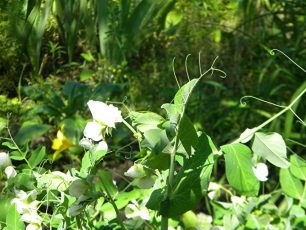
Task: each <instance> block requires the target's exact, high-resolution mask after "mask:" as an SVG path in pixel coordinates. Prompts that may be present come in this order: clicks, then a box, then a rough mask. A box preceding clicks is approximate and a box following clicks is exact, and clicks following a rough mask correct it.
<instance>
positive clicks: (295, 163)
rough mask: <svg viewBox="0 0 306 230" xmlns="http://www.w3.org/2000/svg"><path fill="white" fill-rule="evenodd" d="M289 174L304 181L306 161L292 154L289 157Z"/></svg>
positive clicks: (305, 179) (305, 178) (305, 177)
mask: <svg viewBox="0 0 306 230" xmlns="http://www.w3.org/2000/svg"><path fill="white" fill-rule="evenodd" d="M290 162H291V164H290V172H291V173H292V175H294V176H295V177H297V178H299V179H301V180H304V181H306V161H305V160H304V159H303V158H301V157H299V156H298V155H296V154H294V155H291V156H290Z"/></svg>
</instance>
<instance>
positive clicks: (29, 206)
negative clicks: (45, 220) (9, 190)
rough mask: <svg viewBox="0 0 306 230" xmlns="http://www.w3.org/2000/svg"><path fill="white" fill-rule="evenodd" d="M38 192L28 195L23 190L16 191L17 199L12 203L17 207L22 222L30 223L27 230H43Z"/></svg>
mask: <svg viewBox="0 0 306 230" xmlns="http://www.w3.org/2000/svg"><path fill="white" fill-rule="evenodd" d="M36 195H37V191H36V190H32V191H31V192H29V193H26V192H24V191H22V190H18V191H16V198H14V199H13V200H12V203H13V204H15V205H16V209H17V212H18V213H19V214H20V215H21V220H22V221H24V222H26V223H28V225H27V227H26V230H41V229H42V226H41V225H42V218H41V217H40V216H39V215H38V212H37V209H38V205H39V201H37V200H36Z"/></svg>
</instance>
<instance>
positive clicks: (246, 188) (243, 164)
mask: <svg viewBox="0 0 306 230" xmlns="http://www.w3.org/2000/svg"><path fill="white" fill-rule="evenodd" d="M221 149H222V151H223V152H224V153H225V154H224V158H225V165H226V171H225V173H226V178H227V180H228V182H229V183H230V185H231V186H232V187H233V188H234V189H235V190H236V191H237V192H239V193H240V194H242V195H247V196H257V194H258V190H259V182H258V180H257V179H256V177H255V175H254V173H253V171H252V155H251V153H252V152H251V150H250V149H249V148H248V147H247V146H245V145H242V144H229V145H224V146H222V147H221Z"/></svg>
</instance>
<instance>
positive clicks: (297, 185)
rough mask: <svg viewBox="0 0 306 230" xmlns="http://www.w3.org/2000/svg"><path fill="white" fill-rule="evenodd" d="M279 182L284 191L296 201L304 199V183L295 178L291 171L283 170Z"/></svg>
mask: <svg viewBox="0 0 306 230" xmlns="http://www.w3.org/2000/svg"><path fill="white" fill-rule="evenodd" d="M279 181H280V185H281V187H282V190H283V191H284V192H285V193H286V194H287V195H288V196H290V197H293V198H296V199H299V200H300V199H302V198H303V191H304V187H303V185H302V182H301V181H300V180H299V179H297V178H296V177H295V176H293V175H292V174H291V173H290V171H289V169H281V170H280V173H279Z"/></svg>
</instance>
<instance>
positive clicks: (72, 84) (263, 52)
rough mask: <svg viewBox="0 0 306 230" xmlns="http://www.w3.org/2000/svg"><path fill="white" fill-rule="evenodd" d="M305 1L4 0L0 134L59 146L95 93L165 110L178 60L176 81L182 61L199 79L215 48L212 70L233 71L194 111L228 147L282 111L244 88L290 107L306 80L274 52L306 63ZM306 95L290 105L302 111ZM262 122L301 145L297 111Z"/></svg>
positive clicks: (199, 94) (199, 97)
mask: <svg viewBox="0 0 306 230" xmlns="http://www.w3.org/2000/svg"><path fill="white" fill-rule="evenodd" d="M305 9H306V3H305V2H304V1H302V0H301V1H298V0H296V1H290V0H282V1H273V0H240V1H236V0H227V1H226V0H218V1H215V0H208V1H202V0H190V1H183V0H172V1H162V0H154V1H153V0H131V1H128V0H118V1H115V0H113V1H110V0H109V1H108V0H100V1H98V0H96V1H95V0H45V1H39V0H24V1H13V0H8V1H2V2H1V3H0V19H1V20H0V31H1V33H0V52H1V55H0V102H1V103H0V117H1V119H0V130H1V134H2V136H7V135H8V134H7V132H6V129H5V127H6V125H7V124H8V125H9V128H10V130H11V132H12V134H13V136H14V137H15V139H16V140H17V142H18V143H19V144H20V145H24V144H27V143H30V144H31V146H35V145H38V144H41V143H44V144H46V145H49V149H50V151H52V150H51V140H52V139H53V138H54V136H55V135H56V131H57V130H58V129H62V130H63V131H64V133H65V135H66V136H68V138H69V139H70V140H71V141H72V142H73V143H75V144H77V143H78V140H79V139H80V137H81V136H82V128H83V126H84V122H85V120H84V119H85V118H86V117H88V110H87V107H86V102H87V101H88V99H89V98H93V99H99V100H107V101H112V102H118V103H119V105H120V106H121V107H122V109H123V110H124V113H125V115H127V114H128V111H129V109H131V110H151V111H155V112H162V111H161V109H160V106H161V105H162V104H163V103H166V102H170V101H171V99H172V98H173V95H174V94H175V92H176V91H177V89H178V86H177V84H176V81H175V77H174V74H173V69H175V73H176V76H177V78H178V81H179V83H180V84H183V83H185V82H187V81H188V77H187V73H186V68H185V67H186V66H187V67H188V68H187V69H188V74H189V76H190V77H191V78H193V77H198V76H199V73H200V69H199V64H198V63H199V54H200V63H201V69H202V71H205V70H206V69H208V68H209V67H210V66H211V65H212V63H213V61H214V60H215V58H216V57H218V59H217V61H216V63H215V67H216V68H219V69H221V70H223V71H225V72H226V73H227V78H225V79H223V78H219V77H218V75H216V76H213V77H210V76H207V77H205V78H204V79H203V80H202V81H201V83H200V84H199V86H198V88H197V90H196V91H195V93H194V95H193V97H192V99H191V102H190V105H189V109H188V112H187V113H188V114H189V115H190V117H191V118H192V120H193V121H194V122H195V125H196V127H197V129H200V130H204V131H205V132H207V133H208V134H209V135H210V136H211V137H212V138H213V139H214V141H215V142H216V143H217V145H220V144H224V143H226V142H228V141H230V140H232V139H235V138H236V137H237V136H239V134H240V133H241V132H242V131H243V130H245V129H246V128H252V127H254V126H257V125H259V124H260V123H261V122H263V121H265V120H266V119H268V118H270V117H271V116H273V114H275V113H276V112H278V111H279V110H280V108H277V107H275V106H272V105H269V104H266V103H263V102H259V101H256V100H254V99H252V100H251V99H248V100H246V101H245V102H247V104H246V105H242V104H241V103H240V99H241V98H242V97H243V96H245V95H252V96H255V97H259V98H262V99H264V100H267V101H270V102H273V103H276V104H278V105H287V104H288V103H289V102H290V100H292V98H294V96H295V95H296V94H297V93H298V92H300V91H301V90H303V89H304V88H305V87H306V81H305V80H306V79H305V73H304V72H303V71H301V70H300V69H299V68H297V67H296V66H295V65H294V64H292V63H291V62H290V61H289V60H288V59H287V58H285V57H284V56H282V55H281V54H280V53H276V54H275V55H271V54H270V49H273V48H275V49H279V50H281V51H283V52H284V53H286V54H287V55H288V56H290V57H291V58H292V59H293V60H294V61H296V62H297V63H299V64H300V65H301V66H304V67H305V55H306V53H305V52H306V46H305V43H306V40H305V27H306V22H305ZM189 54H190V56H189V58H188V61H187V62H186V57H187V56H188V55H189ZM174 58H175V62H174V65H173V64H172V63H173V59H174ZM185 63H187V64H186V65H185ZM304 101H305V100H304V99H302V100H301V101H300V102H299V103H298V104H297V105H296V106H295V110H296V113H297V114H298V115H299V116H300V118H301V119H302V120H305V109H306V108H305V102H304ZM122 103H124V105H125V106H123V105H122ZM22 129H23V130H22ZM266 129H267V130H268V131H269V130H270V131H276V132H280V133H281V134H282V135H283V137H284V138H285V140H286V142H287V144H288V146H289V148H290V150H292V151H295V152H297V153H301V152H302V151H303V145H301V144H303V143H305V134H304V133H305V128H304V126H303V125H301V123H300V122H297V119H296V118H294V116H293V114H291V113H288V114H286V115H283V116H282V117H281V118H280V119H277V120H276V121H273V123H272V124H270V125H269V126H268V127H267V128H266ZM25 133H27V134H25ZM130 141H131V139H130V138H128V134H127V133H125V132H122V133H117V134H116V135H115V136H114V140H113V142H114V145H115V146H116V144H117V145H118V146H119V145H122V144H121V143H122V142H124V143H129V142H130ZM118 148H119V147H118ZM76 152H78V151H77V150H76ZM68 154H69V155H70V156H73V155H74V154H75V152H74V150H69V152H68ZM124 154H127V155H129V154H130V150H127V151H126V153H124Z"/></svg>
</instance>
